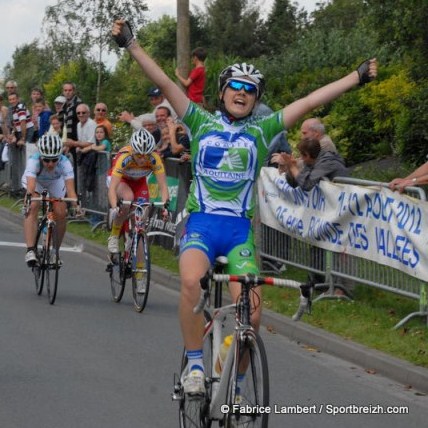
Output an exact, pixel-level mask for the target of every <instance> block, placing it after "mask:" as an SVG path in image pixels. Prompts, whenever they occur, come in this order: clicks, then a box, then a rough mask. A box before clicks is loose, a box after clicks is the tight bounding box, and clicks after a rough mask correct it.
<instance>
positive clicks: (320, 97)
mask: <svg viewBox="0 0 428 428" xmlns="http://www.w3.org/2000/svg"><path fill="white" fill-rule="evenodd" d="M376 74H377V63H376V60H375V59H372V60H370V71H369V75H370V76H371V77H372V78H374V77H375V76H376ZM359 83H360V77H359V74H358V71H356V70H355V71H353V72H351V73H349V74H348V75H347V76H345V77H342V78H341V79H339V80H336V81H335V82H332V83H329V84H328V85H325V86H323V87H321V88H319V89H317V90H315V91H314V92H312V93H310V94H309V95H307V96H306V97H304V98H301V99H299V100H297V101H295V102H293V103H291V104H289V105H288V106H286V107H284V108H283V110H282V114H283V121H284V125H285V128H287V129H289V128H290V127H292V126H293V125H294V124H295V123H296V122H297V121H298V120H299V119H300V118H301V117H303V116H304V115H305V114H306V113H309V112H310V111H312V110H313V109H315V108H317V107H319V106H322V105H324V104H327V103H329V102H331V101H333V100H335V99H336V98H338V97H339V96H340V95H342V94H343V93H345V92H346V91H348V90H350V89H351V88H353V87H354V86H357V85H358V84H359Z"/></svg>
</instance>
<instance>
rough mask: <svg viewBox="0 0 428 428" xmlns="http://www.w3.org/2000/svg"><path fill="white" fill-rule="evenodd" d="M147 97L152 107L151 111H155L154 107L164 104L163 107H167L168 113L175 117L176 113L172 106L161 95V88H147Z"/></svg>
mask: <svg viewBox="0 0 428 428" xmlns="http://www.w3.org/2000/svg"><path fill="white" fill-rule="evenodd" d="M149 99H150V104H151V105H152V107H153V113H155V112H156V109H157V108H158V107H160V106H165V107H167V108H168V109H169V111H170V115H171V116H172V117H173V118H174V119H176V118H177V113H176V112H175V110H174V109H173V108H172V106H171V104H170V103H169V101H168V100H167V99H166V98H165V97H164V96H163V95H162V92H161V90H160V89H159V88H151V89H150V90H149Z"/></svg>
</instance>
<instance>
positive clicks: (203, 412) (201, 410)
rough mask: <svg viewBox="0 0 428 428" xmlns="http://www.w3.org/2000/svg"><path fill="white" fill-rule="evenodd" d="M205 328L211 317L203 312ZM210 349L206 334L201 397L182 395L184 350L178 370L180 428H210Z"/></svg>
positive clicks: (209, 339)
mask: <svg viewBox="0 0 428 428" xmlns="http://www.w3.org/2000/svg"><path fill="white" fill-rule="evenodd" d="M204 317H205V326H206V327H207V326H208V325H209V323H210V321H211V315H210V314H209V313H208V312H207V311H204ZM212 347H213V336H212V333H208V334H207V335H205V337H204V344H203V356H204V371H205V375H206V376H207V378H208V379H207V381H206V382H205V387H206V393H205V395H203V396H195V397H192V396H188V395H187V394H184V392H183V387H182V381H183V378H184V376H185V375H186V373H187V365H188V360H187V356H186V350H184V351H183V356H182V359H181V370H180V390H181V392H180V394H181V400H180V409H179V420H180V428H210V427H211V422H212V421H211V419H210V417H209V403H210V400H211V388H212V383H211V382H212V379H210V376H211V374H212V373H213V370H212V361H213V356H212V352H213V350H212Z"/></svg>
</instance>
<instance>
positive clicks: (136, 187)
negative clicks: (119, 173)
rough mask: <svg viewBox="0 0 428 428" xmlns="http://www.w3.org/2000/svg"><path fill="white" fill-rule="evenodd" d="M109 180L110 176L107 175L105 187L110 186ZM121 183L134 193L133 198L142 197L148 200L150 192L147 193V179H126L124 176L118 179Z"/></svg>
mask: <svg viewBox="0 0 428 428" xmlns="http://www.w3.org/2000/svg"><path fill="white" fill-rule="evenodd" d="M110 182H111V176H110V175H108V176H107V179H106V184H107V188H108V187H110ZM120 182H121V183H125V184H127V185H128V186H129V187H130V188H131V190H132V193H133V194H134V200H137V199H138V198H144V199H145V200H147V201H149V200H150V193H149V187H148V185H147V180H146V179H145V178H144V179H140V180H128V179H126V178H122V179H121V180H120Z"/></svg>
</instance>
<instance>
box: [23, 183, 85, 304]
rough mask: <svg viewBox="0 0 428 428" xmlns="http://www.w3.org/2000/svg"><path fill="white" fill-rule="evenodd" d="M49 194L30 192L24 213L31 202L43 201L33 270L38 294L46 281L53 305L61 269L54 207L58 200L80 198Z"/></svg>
mask: <svg viewBox="0 0 428 428" xmlns="http://www.w3.org/2000/svg"><path fill="white" fill-rule="evenodd" d="M47 195H48V193H47V191H46V190H44V191H43V192H42V194H41V196H38V197H32V195H31V194H28V195H27V197H26V202H25V207H24V214H25V215H26V214H28V210H29V207H30V205H31V202H35V201H40V202H41V203H42V204H41V211H42V215H41V216H40V217H39V220H38V225H37V234H36V241H35V243H34V249H35V250H34V251H35V253H36V258H37V261H36V263H35V264H34V266H32V272H33V274H34V280H35V285H36V293H37V295H38V296H40V295H41V294H42V291H43V286H44V284H45V282H46V290H47V295H48V299H49V303H50V304H51V305H53V304H54V303H55V299H56V295H57V290H58V278H59V269H60V267H61V264H60V258H59V245H58V244H59V241H58V231H57V228H56V219H55V213H54V209H53V207H54V204H55V203H58V202H78V199H76V198H53V197H48V196H47Z"/></svg>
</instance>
